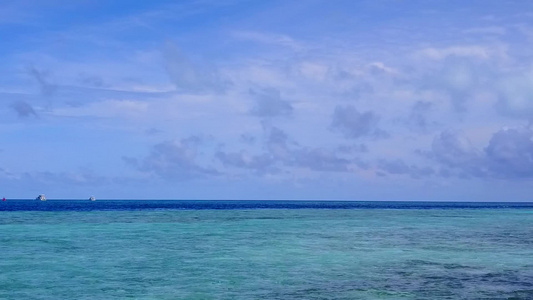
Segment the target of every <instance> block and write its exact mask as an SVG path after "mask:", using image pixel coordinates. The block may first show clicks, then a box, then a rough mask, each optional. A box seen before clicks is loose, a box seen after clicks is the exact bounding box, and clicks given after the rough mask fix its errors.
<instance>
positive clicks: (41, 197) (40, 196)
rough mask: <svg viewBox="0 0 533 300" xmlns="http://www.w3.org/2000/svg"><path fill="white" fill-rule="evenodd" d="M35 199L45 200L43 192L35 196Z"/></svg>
mask: <svg viewBox="0 0 533 300" xmlns="http://www.w3.org/2000/svg"><path fill="white" fill-rule="evenodd" d="M35 200H40V201H46V197H45V196H44V195H43V194H41V195H39V196H37V198H35Z"/></svg>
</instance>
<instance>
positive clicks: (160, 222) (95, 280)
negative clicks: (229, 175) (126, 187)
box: [0, 200, 533, 300]
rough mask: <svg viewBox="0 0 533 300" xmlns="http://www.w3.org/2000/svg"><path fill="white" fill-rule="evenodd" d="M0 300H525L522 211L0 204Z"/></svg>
mask: <svg viewBox="0 0 533 300" xmlns="http://www.w3.org/2000/svg"><path fill="white" fill-rule="evenodd" d="M0 299H43V300H44V299H243V300H244V299H246V300H249V299H533V203H495V202H491V203H480V202H395V201H391V202H357V201H177V200H161V201H159V200H157V201H156V200H113V201H112V200H97V201H94V202H91V201H88V200H84V201H81V200H49V201H36V200H32V201H29V200H7V201H0Z"/></svg>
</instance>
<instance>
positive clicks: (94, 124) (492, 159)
mask: <svg viewBox="0 0 533 300" xmlns="http://www.w3.org/2000/svg"><path fill="white" fill-rule="evenodd" d="M531 49H533V2H531V1H513V0H504V1H502V0H472V1H458V0H442V1H441V0H430V1H427V0H411V1H400V0H368V1H367V0H356V1H355V0H333V1H325V0H301V1H277V0H271V1H253V0H216V1H215V0H191V1H163V0H157V1H129V0H118V1H104V0H91V1H89V0H78V1H70V0H42V1H33V0H31V1H30V0H17V1H15V0H13V1H11V0H3V1H0V72H1V74H2V75H1V76H0V103H1V105H0V197H6V198H28V199H31V198H35V197H36V196H37V195H38V194H45V195H46V196H47V198H49V199H86V198H88V197H89V196H91V195H94V196H95V197H96V198H97V199H300V200H306V199H312V200H333V199H336V200H415V201H423V200H427V201H533V51H531Z"/></svg>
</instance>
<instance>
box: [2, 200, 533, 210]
mask: <svg viewBox="0 0 533 300" xmlns="http://www.w3.org/2000/svg"><path fill="white" fill-rule="evenodd" d="M502 208H509V209H531V208H533V202H400V201H383V202H373V201H293V200H290V201H288V200H285V201H278V200H268V201H251V200H238V201H237V200H235V201H227V200H225V201H222V200H98V201H88V200H48V201H37V200H7V201H2V202H0V211H109V210H110V211H113V210H118V211H129V210H205V209H215V210H231V209H502Z"/></svg>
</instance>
